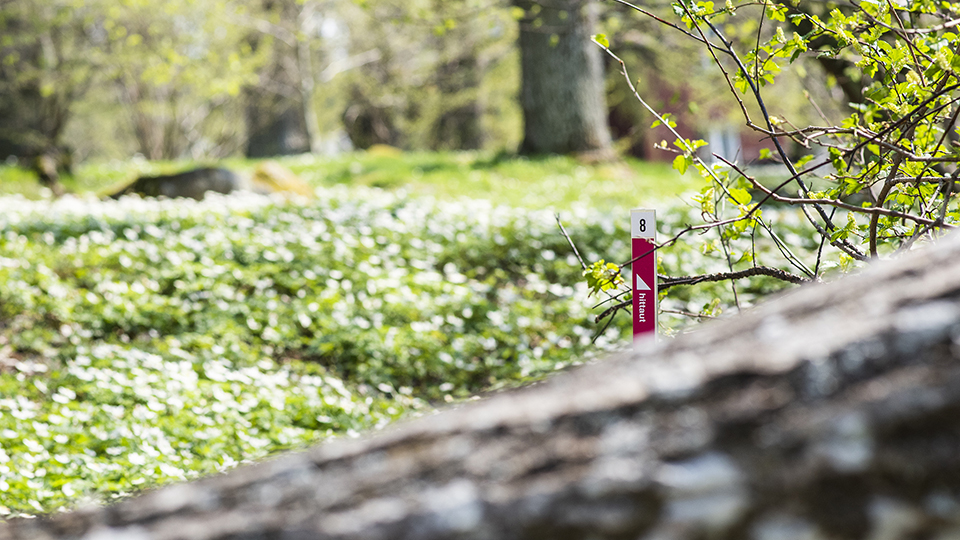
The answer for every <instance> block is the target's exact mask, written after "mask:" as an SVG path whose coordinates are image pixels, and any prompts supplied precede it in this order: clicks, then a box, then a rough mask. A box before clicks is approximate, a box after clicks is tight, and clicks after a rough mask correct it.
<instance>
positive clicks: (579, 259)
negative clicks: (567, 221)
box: [555, 212, 587, 270]
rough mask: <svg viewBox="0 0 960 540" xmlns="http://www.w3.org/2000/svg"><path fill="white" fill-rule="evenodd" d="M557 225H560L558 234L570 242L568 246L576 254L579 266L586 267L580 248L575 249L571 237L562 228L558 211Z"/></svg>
mask: <svg viewBox="0 0 960 540" xmlns="http://www.w3.org/2000/svg"><path fill="white" fill-rule="evenodd" d="M555 217H556V218H557V225H558V226H559V227H560V234H562V235H563V237H564V238H566V239H567V242H569V243H570V247H571V248H573V254H574V255H576V256H577V260H578V261H580V268H581V269H583V270H586V269H587V265H586V263H584V262H583V257H581V256H580V250H578V249H577V246H576V245H575V244H574V243H573V238H570V235H569V234H568V233H567V230H566V229H564V228H563V223H560V212H557V214H556V216H555Z"/></svg>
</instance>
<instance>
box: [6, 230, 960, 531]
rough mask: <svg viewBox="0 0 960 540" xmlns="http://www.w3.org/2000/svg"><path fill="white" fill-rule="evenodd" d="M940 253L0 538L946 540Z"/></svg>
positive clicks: (950, 267) (947, 299) (953, 413)
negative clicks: (453, 405) (457, 404)
mask: <svg viewBox="0 0 960 540" xmlns="http://www.w3.org/2000/svg"><path fill="white" fill-rule="evenodd" d="M958 347H960V236H954V237H953V238H951V239H948V240H947V241H945V242H943V243H941V244H939V245H937V246H935V247H932V248H928V249H925V250H922V251H918V252H916V253H912V254H910V255H908V256H906V257H904V258H902V259H900V260H897V261H893V262H889V263H881V264H877V265H875V266H872V267H870V268H868V269H866V270H865V271H864V272H863V274H862V275H860V276H855V277H849V278H845V279H843V280H840V281H838V282H836V283H831V284H826V285H807V286H802V287H800V288H799V289H798V290H796V291H795V292H793V293H790V294H788V295H785V296H784V297H782V298H780V299H777V300H775V301H771V302H769V303H767V304H765V305H762V306H759V307H757V308H754V309H752V310H749V311H748V312H746V313H744V314H743V315H742V316H738V317H736V318H733V319H730V320H727V321H722V322H718V323H716V324H707V325H704V326H703V327H702V328H701V329H700V330H698V331H696V332H695V333H692V334H689V335H685V336H682V337H680V338H678V339H675V340H663V341H662V342H660V343H657V344H654V343H653V342H650V341H648V342H646V343H644V344H643V345H642V347H641V349H642V350H643V352H641V353H637V354H632V355H624V356H622V357H619V358H614V359H610V360H607V361H604V362H599V363H597V364H593V365H590V366H586V367H584V368H581V369H577V370H573V371H570V372H567V373H565V374H562V375H560V376H557V377H554V378H552V379H550V380H549V381H547V382H545V383H542V384H539V385H536V386H533V387H529V388H525V389H522V390H519V391H514V392H508V393H504V394H501V395H497V396H494V397H492V398H490V399H487V400H483V401H480V402H475V403H471V404H469V405H464V406H462V407H461V408H459V409H455V410H450V411H447V412H443V413H441V414H437V415H434V416H430V417H425V418H421V419H417V420H414V421H410V422H407V423H404V424H401V425H399V426H396V427H394V428H393V429H390V430H387V431H386V432H382V433H379V434H375V435H372V436H369V437H368V438H366V439H360V440H339V441H334V442H331V443H328V444H323V445H320V446H318V447H316V448H314V449H312V450H310V451H308V452H304V453H296V454H290V455H286V456H283V457H280V458H278V459H275V460H272V461H268V462H264V463H260V464H256V465H252V466H245V467H241V468H238V469H236V470H234V471H232V472H230V473H228V474H225V475H221V476H217V477H212V478H207V479H204V480H201V481H197V482H193V483H188V484H182V485H177V486H172V487H169V488H165V489H160V490H157V491H155V492H152V493H148V494H146V495H144V496H141V497H138V498H135V499H131V500H127V501H124V502H121V503H119V504H115V505H113V506H109V507H106V508H99V509H90V510H83V511H77V512H73V513H68V514H62V515H56V516H52V517H50V518H43V519H36V520H17V521H12V522H9V523H7V524H5V525H3V526H0V539H15V538H17V539H19V538H31V539H40V538H63V539H66V538H88V539H97V540H105V539H120V538H128V539H132V540H144V539H175V538H191V539H225V538H243V539H260V538H263V539H315V538H363V539H384V540H386V539H391V540H392V539H439V538H463V539H487V538H490V539H527V538H529V539H533V538H571V539H572V538H616V539H636V538H645V539H691V540H693V539H734V538H736V539H756V540H775V539H785V540H786V539H800V538H806V539H819V538H823V539H827V538H851V539H854V538H856V539H860V538H864V539H866V538H869V539H874V540H885V539H895V538H938V539H946V538H956V537H960V363H958V362H957V358H958V355H960V349H958Z"/></svg>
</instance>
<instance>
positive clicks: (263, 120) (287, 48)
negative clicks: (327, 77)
mask: <svg viewBox="0 0 960 540" xmlns="http://www.w3.org/2000/svg"><path fill="white" fill-rule="evenodd" d="M262 5H263V9H264V10H265V11H267V12H271V11H275V12H277V13H278V18H279V23H277V24H276V25H275V27H274V28H273V29H272V30H271V31H272V32H273V33H274V37H275V38H276V39H275V41H274V42H273V44H272V47H273V51H272V55H273V59H272V60H271V61H270V62H269V63H268V64H267V65H266V66H265V67H264V68H263V70H262V71H261V73H260V81H261V82H260V84H259V85H257V86H255V87H253V88H249V89H247V92H246V100H247V106H246V124H247V146H246V151H245V152H244V153H245V154H246V156H247V157H251V158H260V157H270V156H282V155H291V154H301V153H304V152H309V151H310V134H309V133H308V130H307V125H306V117H307V110H306V104H305V103H304V100H303V91H304V83H305V82H307V83H308V85H309V83H312V80H311V81H305V80H304V79H303V77H301V73H300V67H301V66H300V61H302V60H303V57H302V55H303V54H304V51H302V50H301V49H300V47H299V43H298V41H297V30H298V29H299V27H300V24H301V21H300V18H299V15H300V13H301V11H300V10H301V9H303V7H302V6H301V5H300V4H298V3H297V2H295V1H293V0H263V1H262ZM252 45H253V46H254V48H256V47H261V46H265V45H263V38H262V37H255V38H253V39H252ZM306 53H307V54H309V50H308V51H306ZM298 60H299V61H298ZM304 75H305V76H310V77H312V75H313V74H312V73H309V74H304ZM310 90H312V88H310Z"/></svg>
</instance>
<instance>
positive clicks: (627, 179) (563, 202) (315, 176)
mask: <svg viewBox="0 0 960 540" xmlns="http://www.w3.org/2000/svg"><path fill="white" fill-rule="evenodd" d="M278 161H280V163H282V164H283V165H285V166H287V167H289V168H290V169H292V170H293V171H294V172H296V173H297V174H299V175H300V176H301V177H302V178H303V179H304V180H306V181H308V182H310V183H311V184H313V185H316V186H334V185H360V186H370V187H378V188H383V189H387V190H395V189H404V190H407V191H409V192H410V193H411V194H413V195H430V196H434V197H437V198H441V199H450V198H459V197H470V198H476V199H486V200H490V201H493V202H494V203H496V204H506V205H509V206H520V207H527V208H537V209H553V208H556V209H562V208H569V207H571V206H573V205H577V204H582V205H584V206H588V207H592V208H602V209H607V208H613V207H633V206H649V205H651V204H654V203H656V202H660V201H664V200H668V199H674V198H675V196H676V195H677V194H678V193H682V192H684V191H687V190H689V189H692V188H693V187H694V186H695V185H696V184H697V182H698V179H697V178H696V177H695V175H694V174H693V173H688V174H687V175H686V176H679V175H678V174H677V173H676V171H674V170H673V169H672V168H671V167H670V165H669V164H665V163H645V162H641V161H637V160H633V159H627V160H624V161H623V162H620V163H604V164H586V163H581V162H579V161H577V160H576V159H574V158H570V157H564V156H547V157H539V158H522V157H521V158H517V157H512V156H503V155H497V154H491V153H475V152H457V153H453V152H445V153H425V152H420V153H400V152H398V151H395V150H393V149H390V148H379V149H378V148H375V149H374V150H373V151H370V152H355V153H350V154H344V155H341V156H335V157H315V156H293V157H287V158H281V159H279V160H278ZM255 164H256V162H254V161H249V160H241V159H231V160H226V161H224V162H223V163H221V165H222V166H225V167H227V168H230V169H233V170H236V171H238V172H241V173H243V172H247V171H250V170H252V169H253V167H254V166H255ZM196 165H197V164H196V163H192V162H191V163H187V162H147V161H142V160H141V161H137V160H131V161H126V162H101V163H89V164H82V165H80V166H78V167H77V170H76V175H75V177H73V178H66V179H64V185H65V186H66V187H67V188H68V189H70V190H73V191H76V192H94V193H100V194H102V193H109V192H110V191H111V190H112V189H115V188H116V186H118V185H121V184H124V183H126V182H129V181H131V180H133V179H134V178H136V176H138V175H140V174H158V173H171V172H176V171H181V170H185V169H189V168H191V167H194V166H196ZM14 193H18V194H22V195H24V196H26V197H27V198H31V199H36V198H41V197H42V192H41V188H40V186H39V185H38V184H37V182H36V180H35V179H34V178H33V176H32V175H31V174H30V173H28V172H26V171H23V170H21V169H18V168H16V167H10V166H6V165H0V195H7V194H14Z"/></svg>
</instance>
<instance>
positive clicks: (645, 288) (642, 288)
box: [633, 274, 650, 291]
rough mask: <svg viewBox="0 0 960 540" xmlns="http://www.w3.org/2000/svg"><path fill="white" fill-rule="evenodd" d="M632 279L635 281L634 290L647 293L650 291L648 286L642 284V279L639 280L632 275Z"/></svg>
mask: <svg viewBox="0 0 960 540" xmlns="http://www.w3.org/2000/svg"><path fill="white" fill-rule="evenodd" d="M633 279H635V280H636V282H637V287H636V289H637V290H638V291H649V290H650V286H649V285H647V284H646V283H644V281H643V280H642V279H640V276H638V275H636V274H634V276H633Z"/></svg>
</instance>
